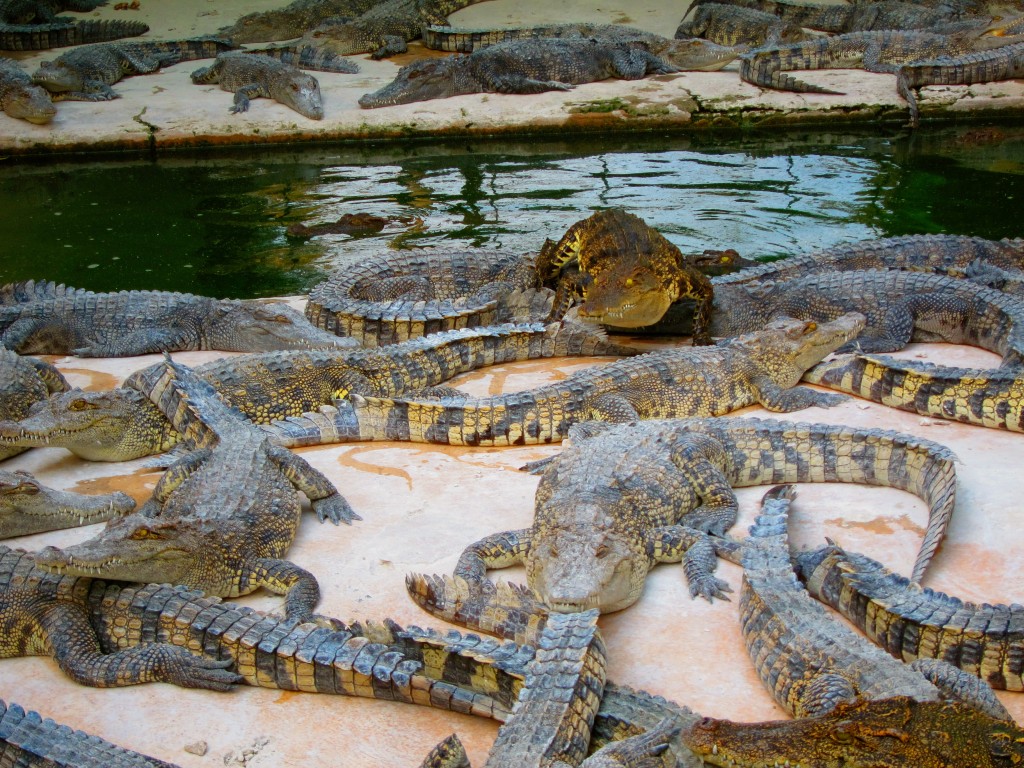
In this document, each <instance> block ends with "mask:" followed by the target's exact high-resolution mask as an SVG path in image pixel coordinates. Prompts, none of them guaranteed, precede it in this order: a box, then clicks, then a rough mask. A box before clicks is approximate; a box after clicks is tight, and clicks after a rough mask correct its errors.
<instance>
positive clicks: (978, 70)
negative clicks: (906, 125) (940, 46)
mask: <svg viewBox="0 0 1024 768" xmlns="http://www.w3.org/2000/svg"><path fill="white" fill-rule="evenodd" d="M1020 77H1024V43H1013V44H1012V45H1005V46H1002V47H999V48H995V49H993V50H989V51H978V52H971V53H965V54H962V55H959V56H941V57H932V58H929V59H925V60H921V61H914V62H911V63H908V64H903V65H902V66H901V67H900V68H899V69H898V70H897V72H896V90H897V91H898V92H899V94H900V96H902V97H903V98H904V99H906V100H907V104H909V105H910V125H911V126H912V127H917V125H918V124H919V123H920V119H921V111H920V107H919V106H918V99H917V93H916V91H917V90H918V89H920V88H922V87H923V86H926V85H971V84H972V83H990V82H992V81H995V80H1014V79H1016V78H1020Z"/></svg>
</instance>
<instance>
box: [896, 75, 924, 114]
mask: <svg viewBox="0 0 1024 768" xmlns="http://www.w3.org/2000/svg"><path fill="white" fill-rule="evenodd" d="M910 69H911V68H910V67H907V66H903V67H900V69H899V71H898V72H897V73H896V92H897V93H898V94H899V95H900V96H902V97H903V98H904V99H906V101H907V104H908V105H909V106H910V127H911V128H917V126H918V125H920V121H921V110H920V108H919V107H918V105H917V92H916V90H915V89H914V87H913V86H912V85H911V84H910V75H909V72H910Z"/></svg>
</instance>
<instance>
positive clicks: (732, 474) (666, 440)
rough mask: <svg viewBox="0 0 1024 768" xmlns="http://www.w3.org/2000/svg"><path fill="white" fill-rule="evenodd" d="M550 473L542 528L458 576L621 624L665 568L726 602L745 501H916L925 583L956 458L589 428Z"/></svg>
mask: <svg viewBox="0 0 1024 768" xmlns="http://www.w3.org/2000/svg"><path fill="white" fill-rule="evenodd" d="M569 437H570V441H571V445H570V446H569V447H567V448H565V449H564V450H563V451H562V453H560V454H559V455H558V456H556V457H555V458H554V459H552V460H551V461H550V462H547V463H545V466H544V474H543V475H542V477H541V481H540V484H539V485H538V486H537V492H536V501H535V511H534V519H533V523H532V525H531V526H530V527H529V528H524V529H520V530H514V531H504V532H502V533H497V534H494V535H492V536H488V537H486V538H484V539H482V540H480V541H478V542H475V543H473V544H471V545H469V546H468V547H467V548H466V549H465V551H464V552H463V553H462V556H461V557H460V558H459V562H458V564H457V565H456V568H455V576H456V577H457V578H462V579H465V580H466V581H467V582H468V583H469V584H470V586H473V585H481V588H483V583H484V579H485V572H486V569H487V568H488V567H491V568H495V567H497V568H501V567H507V566H509V565H515V564H522V565H524V566H525V567H526V583H527V585H528V586H529V588H530V589H531V590H532V592H533V594H534V595H535V596H536V598H537V599H538V600H539V601H540V602H541V603H542V604H543V605H544V606H545V608H547V609H548V610H551V611H579V610H586V609H590V608H599V609H600V610H601V611H602V612H609V611H617V610H621V609H622V608H625V607H627V606H629V605H632V604H633V603H634V602H635V601H636V600H637V599H638V598H639V597H640V595H641V592H642V590H643V588H644V582H645V580H646V577H647V573H648V572H649V570H650V569H651V568H652V567H654V565H656V564H657V563H659V562H679V561H680V560H682V561H683V563H684V569H685V570H684V572H685V573H686V576H687V578H688V580H689V582H690V593H691V594H692V595H695V596H696V595H701V596H703V597H706V598H708V599H713V598H714V597H724V595H723V590H725V589H727V586H726V585H725V583H724V582H722V581H720V580H718V579H716V578H714V577H713V576H712V575H711V569H712V568H713V567H714V564H715V542H714V540H713V539H712V538H711V537H708V536H705V535H703V534H704V533H706V532H710V533H713V534H715V535H717V536H721V535H722V534H724V533H725V532H726V531H727V530H728V529H729V528H730V527H732V525H733V524H734V523H735V521H736V515H737V503H736V496H735V494H734V493H733V490H732V489H733V488H734V487H746V486H751V485H765V484H771V483H778V482H846V483H866V484H869V485H886V486H889V487H893V488H900V489H902V490H906V491H910V492H911V493H913V494H915V495H917V496H919V497H920V498H921V499H922V500H923V501H924V502H925V503H926V504H927V505H928V527H927V531H926V533H925V536H924V540H923V542H922V544H921V549H920V553H919V554H918V557H917V562H916V563H915V565H914V569H913V573H914V578H915V580H917V581H919V580H920V579H921V577H922V576H923V575H924V571H925V569H926V568H927V566H928V563H929V560H930V559H931V557H932V555H933V554H934V553H935V550H936V549H937V547H938V545H939V542H941V541H942V538H943V535H944V533H945V529H946V527H947V526H948V524H949V521H950V519H951V517H952V514H953V507H954V504H955V500H956V474H955V469H954V466H953V455H952V454H951V453H950V451H949V450H948V449H947V448H945V447H943V446H941V445H938V444H937V443H933V442H931V441H929V440H924V439H921V438H917V437H914V436H912V435H907V434H902V433H899V432H891V431H888V430H880V429H855V428H852V427H840V426H832V425H827V424H807V423H801V422H785V421H761V420H759V419H742V418H718V419H679V420H670V421H647V422H640V423H627V424H614V425H612V424H603V423H598V422H587V423H583V424H578V425H576V426H575V427H573V429H571V430H570V432H569Z"/></svg>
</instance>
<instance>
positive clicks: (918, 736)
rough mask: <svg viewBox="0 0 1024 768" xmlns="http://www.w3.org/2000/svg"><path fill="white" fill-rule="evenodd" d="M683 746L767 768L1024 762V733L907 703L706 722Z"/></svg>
mask: <svg viewBox="0 0 1024 768" xmlns="http://www.w3.org/2000/svg"><path fill="white" fill-rule="evenodd" d="M680 739H681V740H682V742H683V743H684V744H685V745H686V746H687V747H688V748H689V749H690V750H692V752H693V753H695V754H696V755H697V756H699V758H700V759H703V761H704V764H705V765H718V766H724V767H725V768H762V766H773V765H789V766H799V768H881V767H882V766H913V767H914V768H949V767H950V766H961V767H966V766H970V768H1008V766H1011V765H1017V764H1019V763H1020V762H1021V761H1022V760H1024V746H1022V743H1024V730H1021V729H1020V728H1019V727H1017V726H1016V725H1015V724H1013V723H1007V722H1005V721H1003V720H999V719H997V718H993V717H989V716H988V715H986V714H984V713H982V712H979V711H978V710H976V709H974V708H972V707H968V706H964V705H962V704H956V703H942V702H931V701H915V700H914V699H913V698H910V697H908V696H894V697H892V698H889V699H879V700H873V699H864V700H860V701H856V702H853V703H851V704H846V703H843V704H838V705H836V707H835V709H833V710H832V711H831V712H829V713H827V714H824V715H818V716H816V717H801V718H799V719H797V720H771V721H767V722H763V723H735V722H732V721H731V720H716V719H714V718H710V717H705V718H699V719H697V720H694V721H690V722H688V723H687V724H686V725H684V726H683V727H682V731H681V733H680Z"/></svg>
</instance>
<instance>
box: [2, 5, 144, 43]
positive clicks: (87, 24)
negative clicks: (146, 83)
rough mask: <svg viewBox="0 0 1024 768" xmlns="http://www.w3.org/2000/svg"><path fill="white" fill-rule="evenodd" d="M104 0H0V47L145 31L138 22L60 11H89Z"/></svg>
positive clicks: (112, 37) (84, 40)
mask: <svg viewBox="0 0 1024 768" xmlns="http://www.w3.org/2000/svg"><path fill="white" fill-rule="evenodd" d="M106 2H107V0H0V50H4V51H38V50H42V49H44V48H60V47H63V46H67V45H82V44H83V43H101V42H103V41H104V40H117V39H118V38H121V37H134V36H136V35H142V34H145V33H146V32H148V31H149V25H148V24H144V23H143V22H141V21H122V20H116V21H115V20H109V19H102V20H98V19H84V20H77V19H73V18H71V17H69V16H58V15H57V14H58V13H60V12H61V11H91V10H93V9H94V8H96V7H97V6H100V5H105V4H106Z"/></svg>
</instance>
